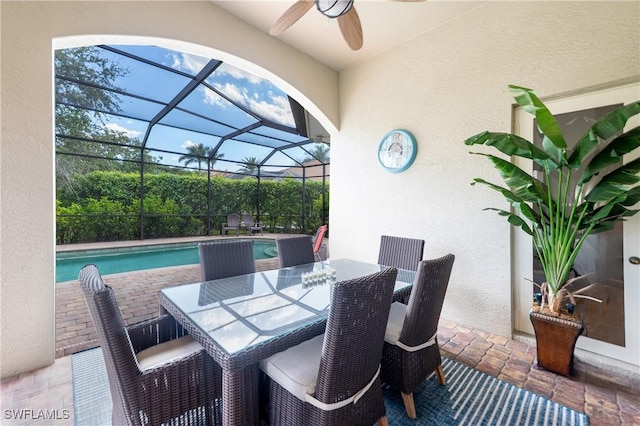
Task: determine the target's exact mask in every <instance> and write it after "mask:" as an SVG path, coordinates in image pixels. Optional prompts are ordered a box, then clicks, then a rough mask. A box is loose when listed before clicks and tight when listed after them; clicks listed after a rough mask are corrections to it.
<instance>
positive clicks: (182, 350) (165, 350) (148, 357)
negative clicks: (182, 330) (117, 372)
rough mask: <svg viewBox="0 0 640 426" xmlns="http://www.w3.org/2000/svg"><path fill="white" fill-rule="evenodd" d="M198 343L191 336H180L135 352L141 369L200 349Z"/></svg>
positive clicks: (173, 359) (174, 359) (176, 358)
mask: <svg viewBox="0 0 640 426" xmlns="http://www.w3.org/2000/svg"><path fill="white" fill-rule="evenodd" d="M202 349H203V348H202V346H201V345H200V343H198V342H196V341H195V340H193V337H191V336H182V337H179V338H177V339H173V340H169V341H168V342H164V343H160V344H159V345H155V346H151V347H150V348H147V349H145V350H143V351H140V352H138V353H137V354H136V358H138V365H139V366H140V369H141V370H147V369H149V368H154V367H157V366H159V365H162V364H166V363H168V362H172V361H176V360H178V359H180V358H184V357H186V356H189V355H191V354H193V353H196V352H200V351H201V350H202Z"/></svg>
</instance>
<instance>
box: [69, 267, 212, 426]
mask: <svg viewBox="0 0 640 426" xmlns="http://www.w3.org/2000/svg"><path fill="white" fill-rule="evenodd" d="M78 280H79V281H80V287H81V288H82V292H83V293H84V297H85V301H86V303H87V307H88V308H89V313H90V314H91V318H92V320H93V323H94V324H95V327H96V331H97V332H98V338H99V341H100V345H101V347H102V354H103V356H104V361H105V364H106V368H107V376H108V380H109V387H110V391H111V400H112V402H113V411H112V424H114V425H136V426H137V425H160V424H163V423H171V424H180V425H188V424H197V425H202V424H206V425H217V424H221V423H222V418H221V407H222V400H221V399H220V398H221V394H222V371H221V369H220V366H219V365H218V364H217V363H216V362H215V361H214V360H213V358H211V357H210V356H209V355H208V354H207V353H206V352H205V351H204V349H203V348H202V346H200V344H199V343H197V342H196V341H195V340H193V339H192V338H191V336H189V335H187V334H186V332H185V331H184V330H183V329H182V327H181V326H180V325H179V324H178V323H177V322H176V321H175V319H173V318H172V317H171V316H169V315H163V316H160V317H157V318H154V319H150V320H147V321H143V322H141V323H138V324H134V325H131V326H128V327H127V326H125V324H124V321H123V319H122V314H121V312H120V309H119V307H118V303H117V301H116V297H115V295H114V292H113V290H112V289H111V288H110V287H108V286H106V285H105V284H104V282H103V281H102V277H101V276H100V272H99V270H98V268H97V267H96V265H93V264H90V265H86V266H84V267H83V268H82V269H81V270H80V275H79V277H78Z"/></svg>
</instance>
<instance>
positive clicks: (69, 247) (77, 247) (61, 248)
mask: <svg viewBox="0 0 640 426" xmlns="http://www.w3.org/2000/svg"><path fill="white" fill-rule="evenodd" d="M296 235H302V234H264V235H243V234H240V235H238V236H235V235H226V236H220V235H209V236H199V237H180V238H153V239H148V240H129V241H103V242H97V243H80V244H63V245H56V253H62V252H67V251H81V250H99V249H106V248H121V247H140V246H150V245H161V244H179V243H192V242H204V241H211V240H217V239H228V238H241V239H258V240H259V239H263V240H274V239H278V238H283V237H293V236H296Z"/></svg>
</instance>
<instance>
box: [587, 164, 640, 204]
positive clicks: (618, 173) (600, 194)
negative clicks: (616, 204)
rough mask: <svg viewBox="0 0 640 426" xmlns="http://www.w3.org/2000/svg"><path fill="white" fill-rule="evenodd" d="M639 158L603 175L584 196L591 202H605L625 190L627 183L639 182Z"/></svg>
mask: <svg viewBox="0 0 640 426" xmlns="http://www.w3.org/2000/svg"><path fill="white" fill-rule="evenodd" d="M638 173H640V158H638V159H636V160H633V161H631V162H629V163H627V164H624V165H622V166H620V167H618V168H617V169H615V170H613V171H611V172H609V173H608V174H607V175H605V176H604V177H603V178H602V179H601V180H600V182H598V184H597V185H596V186H594V187H593V189H592V190H591V191H589V193H588V194H587V195H586V196H585V200H586V201H590V202H593V203H599V202H606V201H609V200H611V199H613V198H615V197H617V196H618V195H620V194H622V193H624V192H625V191H627V189H628V188H627V187H628V186H629V185H633V184H635V183H637V182H640V176H639V175H638Z"/></svg>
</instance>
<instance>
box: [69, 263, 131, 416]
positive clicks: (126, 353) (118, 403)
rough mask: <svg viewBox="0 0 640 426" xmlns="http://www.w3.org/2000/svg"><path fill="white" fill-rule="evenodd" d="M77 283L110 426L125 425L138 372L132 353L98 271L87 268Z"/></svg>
mask: <svg viewBox="0 0 640 426" xmlns="http://www.w3.org/2000/svg"><path fill="white" fill-rule="evenodd" d="M78 280H79V281H80V287H81V288H82V292H83V293H84V297H85V301H86V303H87V308H88V309H89V314H90V315H91V319H92V320H93V324H94V326H95V328H96V332H97V333H98V339H99V340H100V344H101V346H102V354H103V355H104V361H105V365H106V369H107V377H108V380H109V388H110V390H111V400H112V402H113V418H112V420H113V424H125V423H127V422H126V420H125V419H130V418H131V417H132V416H133V415H134V414H135V413H132V412H131V410H130V409H129V405H128V404H127V403H126V401H131V400H133V399H135V397H136V395H135V393H134V392H135V386H134V380H133V377H135V375H136V374H138V372H139V370H138V366H137V362H136V359H135V353H134V352H133V348H132V346H131V342H130V341H129V335H128V333H127V331H126V327H125V324H124V320H123V318H122V314H121V312H120V308H119V307H118V302H117V301H116V297H115V295H114V293H113V290H112V289H111V288H110V287H107V286H106V285H105V284H104V282H103V281H102V277H101V276H100V272H99V270H98V268H97V267H96V266H95V265H86V266H85V267H84V268H82V269H81V270H80V274H79V276H78Z"/></svg>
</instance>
